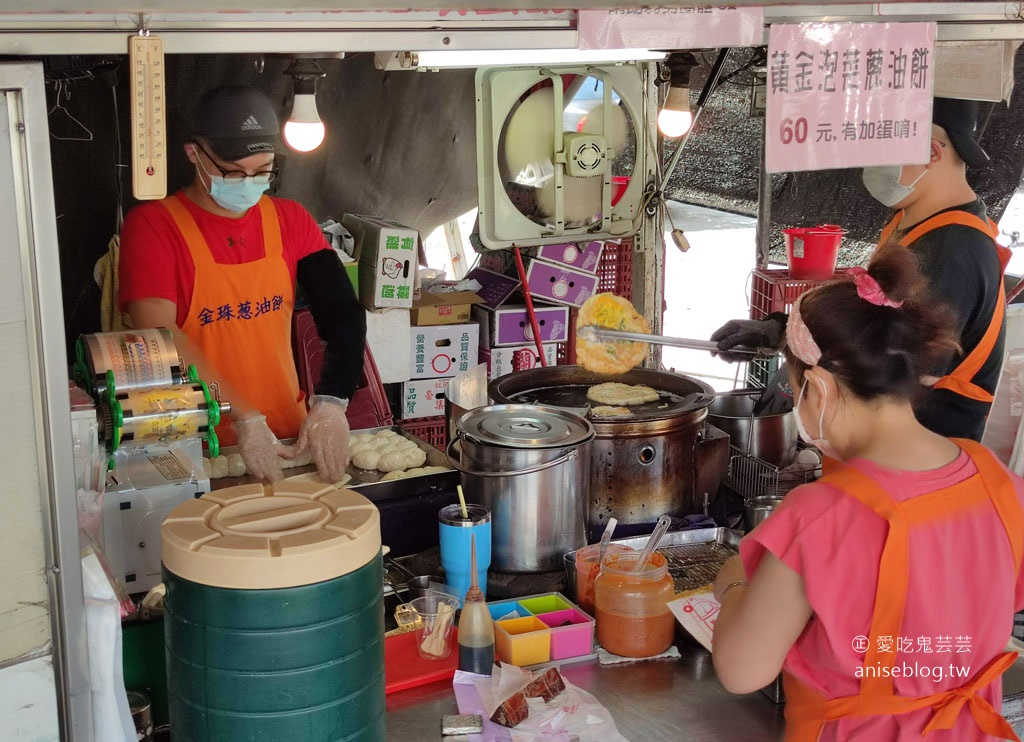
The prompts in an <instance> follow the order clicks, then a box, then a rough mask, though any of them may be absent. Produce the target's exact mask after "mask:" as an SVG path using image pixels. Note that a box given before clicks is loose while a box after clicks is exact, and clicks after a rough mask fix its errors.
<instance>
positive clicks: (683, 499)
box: [489, 366, 715, 533]
mask: <svg viewBox="0 0 1024 742" xmlns="http://www.w3.org/2000/svg"><path fill="white" fill-rule="evenodd" d="M608 381H617V382H621V383H623V384H643V385H645V386H649V387H651V388H652V389H655V390H657V392H658V394H659V399H658V401H657V402H648V403H646V404H643V405H636V406H632V407H630V414H629V415H623V416H615V417H596V416H594V415H591V416H590V418H589V419H590V422H591V424H592V425H593V427H594V433H595V437H594V442H593V444H592V446H591V452H590V460H591V473H590V503H589V508H588V510H589V517H588V524H589V526H590V528H591V533H593V532H594V529H595V528H598V527H601V526H603V524H604V523H606V522H607V521H608V519H609V518H611V517H614V518H616V519H617V520H618V521H619V523H623V524H629V523H650V522H653V521H655V520H657V519H658V517H659V516H660V515H662V514H665V513H671V514H674V515H685V514H689V513H696V512H700V511H701V510H702V508H703V505H704V503H703V494H704V493H698V492H697V471H696V469H697V449H698V446H699V445H700V443H701V440H702V438H703V434H704V428H705V419H706V418H707V414H708V406H709V405H710V404H711V403H712V402H713V401H714V399H715V392H714V390H713V389H712V388H711V387H710V386H708V385H707V384H705V383H704V382H702V381H698V380H697V379H693V378H691V377H688V376H683V375H681V374H676V373H672V372H669V371H654V370H650V369H633V370H631V371H628V372H626V373H624V374H618V375H615V376H605V375H601V374H595V373H592V372H590V371H587V370H586V369H584V368H582V367H581V366H548V367H546V368H534V369H529V370H525V371H515V372H513V373H511V374H506V375H505V376H500V377H498V378H497V379H494V380H493V381H492V382H491V383H490V385H489V394H490V397H491V399H493V400H494V401H495V402H496V403H512V404H535V405H545V406H554V407H563V408H570V409H579V408H586V407H588V406H593V405H594V403H593V402H590V401H589V400H588V399H587V390H588V389H589V388H590V387H591V386H593V385H595V384H601V383H604V382H608ZM712 494H713V493H712Z"/></svg>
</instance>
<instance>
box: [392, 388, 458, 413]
mask: <svg viewBox="0 0 1024 742" xmlns="http://www.w3.org/2000/svg"><path fill="white" fill-rule="evenodd" d="M449 381H451V379H450V378H445V379H423V380H421V381H407V382H405V383H404V384H402V411H401V412H402V417H401V419H402V420H412V419H414V418H417V417H436V416H438V415H443V414H444V394H445V390H446V389H447V388H448V382H449Z"/></svg>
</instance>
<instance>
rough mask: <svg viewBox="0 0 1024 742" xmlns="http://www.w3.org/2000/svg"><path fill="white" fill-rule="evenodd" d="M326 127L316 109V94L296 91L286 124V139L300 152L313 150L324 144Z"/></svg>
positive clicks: (289, 144)
mask: <svg viewBox="0 0 1024 742" xmlns="http://www.w3.org/2000/svg"><path fill="white" fill-rule="evenodd" d="M325 133H326V129H325V128H324V122H323V121H321V120H320V114H319V113H317V110H316V96H315V95H314V94H312V93H296V94H295V101H294V103H293V104H292V113H291V116H289V117H288V121H287V122H286V123H285V125H284V140H285V142H287V143H288V146H289V147H291V148H292V149H294V150H296V151H298V152H312V151H313V150H314V149H316V148H317V147H319V146H320V145H321V144H323V141H324V135H325Z"/></svg>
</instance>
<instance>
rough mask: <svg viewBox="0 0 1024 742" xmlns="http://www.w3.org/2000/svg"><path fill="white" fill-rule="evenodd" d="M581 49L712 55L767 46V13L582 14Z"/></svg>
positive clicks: (724, 9) (650, 8)
mask: <svg viewBox="0 0 1024 742" xmlns="http://www.w3.org/2000/svg"><path fill="white" fill-rule="evenodd" d="M576 30H577V34H578V39H579V47H580V49H711V48H715V47H720V46H760V45H762V44H763V43H764V8H762V7H760V6H757V7H744V8H738V7H736V6H735V5H696V6H689V7H685V8H676V7H662V6H658V5H645V6H643V7H638V8H622V9H618V10H585V9H581V10H580V11H578V13H577V20H576Z"/></svg>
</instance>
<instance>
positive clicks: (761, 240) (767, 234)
mask: <svg viewBox="0 0 1024 742" xmlns="http://www.w3.org/2000/svg"><path fill="white" fill-rule="evenodd" d="M764 122H765V120H764V119H761V137H760V142H759V144H760V149H761V157H760V169H759V171H758V174H757V233H756V242H755V244H756V248H755V249H756V251H757V254H756V255H755V256H754V258H755V265H757V267H758V268H767V267H768V248H769V247H770V245H771V234H772V176H771V175H770V174H769V173H768V171H767V170H765V159H764V151H765V146H764V126H765V123H764Z"/></svg>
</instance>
